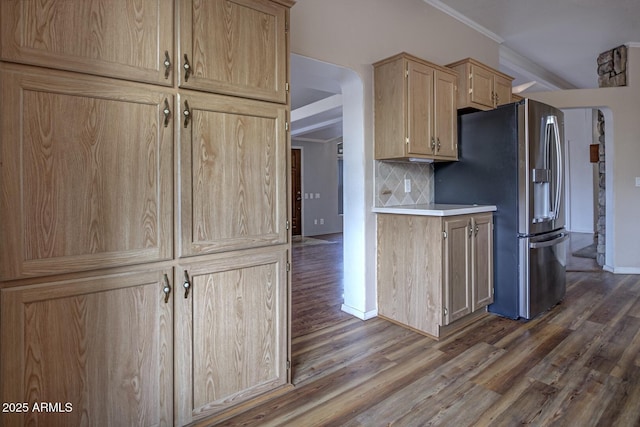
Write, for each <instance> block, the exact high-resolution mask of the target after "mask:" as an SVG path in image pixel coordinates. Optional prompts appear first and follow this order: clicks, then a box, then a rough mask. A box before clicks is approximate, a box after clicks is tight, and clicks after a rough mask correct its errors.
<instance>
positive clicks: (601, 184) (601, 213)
mask: <svg viewBox="0 0 640 427" xmlns="http://www.w3.org/2000/svg"><path fill="white" fill-rule="evenodd" d="M596 128H597V137H598V144H599V147H598V153H599V158H598V221H597V222H596V232H597V235H598V245H597V251H596V262H597V263H598V265H600V266H603V265H604V262H605V234H606V226H605V224H606V217H605V212H606V196H605V194H606V193H605V189H606V188H605V173H606V170H605V167H604V140H605V137H604V135H605V134H604V115H603V114H602V111H600V110H598V123H597V127H596Z"/></svg>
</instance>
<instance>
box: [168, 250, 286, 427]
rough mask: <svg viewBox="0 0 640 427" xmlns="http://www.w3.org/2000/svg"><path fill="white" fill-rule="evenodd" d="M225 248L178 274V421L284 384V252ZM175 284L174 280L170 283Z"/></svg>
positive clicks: (188, 266)
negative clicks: (185, 283)
mask: <svg viewBox="0 0 640 427" xmlns="http://www.w3.org/2000/svg"><path fill="white" fill-rule="evenodd" d="M282 248H283V247H282V246H280V247H276V248H263V249H260V250H253V251H246V252H243V253H241V254H237V253H225V254H222V255H218V256H217V257H212V258H210V259H209V260H208V261H206V262H204V261H203V262H200V263H193V264H185V265H183V266H181V267H180V268H179V269H178V271H177V272H176V274H177V278H176V281H177V282H182V281H183V280H184V279H185V277H188V280H189V281H190V291H189V293H188V295H187V294H185V295H183V292H184V291H183V290H180V292H181V293H180V294H177V295H176V298H175V313H176V329H175V330H176V368H175V369H176V376H175V378H176V388H175V399H176V411H177V414H176V421H177V422H176V424H177V425H184V424H187V423H189V422H191V421H193V420H196V419H199V418H202V417H205V416H210V415H212V414H215V413H219V412H221V411H224V410H226V409H229V408H231V407H232V406H234V405H237V404H240V403H242V402H245V401H247V400H249V399H251V398H253V397H256V396H257V395H259V394H262V393H265V392H267V391H270V390H274V389H276V388H279V387H281V386H284V385H285V384H287V381H288V380H287V377H288V375H287V360H288V344H287V342H288V328H289V327H288V320H287V319H288V302H287V301H288V298H287V295H288V285H287V272H286V259H287V250H286V249H282ZM176 288H179V286H176Z"/></svg>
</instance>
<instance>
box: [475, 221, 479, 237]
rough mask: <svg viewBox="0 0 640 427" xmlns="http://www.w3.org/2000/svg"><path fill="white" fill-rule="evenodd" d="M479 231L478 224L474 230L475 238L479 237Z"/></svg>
mask: <svg viewBox="0 0 640 427" xmlns="http://www.w3.org/2000/svg"><path fill="white" fill-rule="evenodd" d="M478 231H480V227H478V224H476V228H475V230H474V233H475V236H477V235H478Z"/></svg>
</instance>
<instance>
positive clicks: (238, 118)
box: [179, 93, 288, 256]
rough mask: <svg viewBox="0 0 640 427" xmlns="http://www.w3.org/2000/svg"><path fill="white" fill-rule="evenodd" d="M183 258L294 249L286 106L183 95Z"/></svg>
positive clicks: (209, 96) (181, 96)
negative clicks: (287, 244) (186, 110)
mask: <svg viewBox="0 0 640 427" xmlns="http://www.w3.org/2000/svg"><path fill="white" fill-rule="evenodd" d="M179 99H180V106H181V107H180V108H181V109H184V108H185V106H187V105H188V107H189V111H190V114H189V117H190V122H189V123H187V126H186V127H183V126H181V127H180V133H181V136H180V144H181V145H180V186H181V194H180V197H181V200H180V206H181V253H180V256H191V255H198V254H204V253H213V252H220V251H225V250H236V249H242V248H248V247H256V246H265V245H273V244H280V243H285V242H286V241H287V230H286V220H287V217H288V213H287V185H286V183H287V170H288V169H287V150H288V146H287V136H286V130H285V119H286V109H285V106H282V105H278V104H272V103H265V102H260V101H252V100H242V99H234V98H230V97H225V96H218V95H203V94H196V93H194V94H188V95H186V94H180V95H179Z"/></svg>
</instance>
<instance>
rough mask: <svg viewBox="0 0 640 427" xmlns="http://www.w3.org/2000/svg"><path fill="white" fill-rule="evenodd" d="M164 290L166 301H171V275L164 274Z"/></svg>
mask: <svg viewBox="0 0 640 427" xmlns="http://www.w3.org/2000/svg"><path fill="white" fill-rule="evenodd" d="M162 292H164V303H165V304H166V303H168V302H169V294H170V293H171V285H170V284H169V277H168V276H167V275H166V274H165V275H164V288H162Z"/></svg>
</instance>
